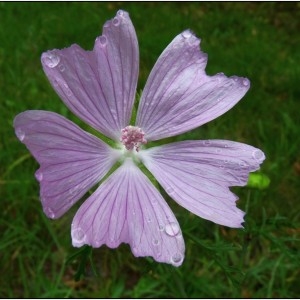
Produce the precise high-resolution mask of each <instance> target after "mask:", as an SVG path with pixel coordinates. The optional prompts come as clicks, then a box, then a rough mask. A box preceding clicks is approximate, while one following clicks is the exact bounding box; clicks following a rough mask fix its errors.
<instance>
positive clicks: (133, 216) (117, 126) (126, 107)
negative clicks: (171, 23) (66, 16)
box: [14, 11, 265, 266]
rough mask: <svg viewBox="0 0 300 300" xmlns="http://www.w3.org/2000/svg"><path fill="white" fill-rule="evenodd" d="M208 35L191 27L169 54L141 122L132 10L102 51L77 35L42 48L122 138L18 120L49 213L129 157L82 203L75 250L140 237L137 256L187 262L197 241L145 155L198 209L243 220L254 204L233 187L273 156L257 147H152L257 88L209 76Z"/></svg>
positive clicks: (236, 223)
mask: <svg viewBox="0 0 300 300" xmlns="http://www.w3.org/2000/svg"><path fill="white" fill-rule="evenodd" d="M199 44H200V40H199V39H198V38H196V37H195V36H194V35H193V34H192V33H191V32H190V31H188V30H187V31H184V32H182V33H181V34H179V35H178V36H176V37H175V39H174V40H173V41H172V42H171V43H170V45H169V46H168V47H167V48H166V49H165V51H164V52H163V53H162V54H161V56H160V57H159V58H158V60H157V62H156V64H155V66H154V68H153V70H152V72H151V74H150V76H149V78H148V81H147V83H146V86H145V89H144V91H143V93H142V96H141V99H140V102H139V107H138V111H137V115H136V121H135V124H134V125H132V126H131V125H129V124H130V119H131V114H132V108H133V103H134V98H135V91H136V86H137V79H138V69H139V53H138V42H137V37H136V33H135V30H134V27H133V25H132V23H131V20H130V18H129V15H128V13H126V12H125V11H118V13H117V15H116V17H114V18H113V19H112V20H110V21H108V22H106V23H105V24H104V27H103V34H102V35H101V36H99V37H98V38H97V39H96V41H95V46H94V49H93V50H92V51H84V50H83V49H82V48H80V47H79V46H78V45H76V44H74V45H72V46H71V47H69V48H65V49H62V50H57V49H54V50H51V51H48V52H45V53H43V54H42V58H41V60H42V64H43V68H44V71H45V73H46V75H47V77H48V79H49V81H50V83H51V84H52V86H53V88H54V89H55V90H56V92H57V93H58V95H59V96H60V97H61V98H62V100H63V101H64V103H65V104H66V105H67V106H68V107H69V109H70V110H71V111H72V112H73V113H74V114H76V115H77V116H78V117H79V118H81V119H82V120H84V121H85V122H86V123H87V124H89V125H90V126H92V127H93V128H94V129H96V130H98V131H100V132H101V133H102V134H104V135H106V136H107V137H109V138H111V139H113V140H114V141H115V142H116V147H115V148H112V147H111V146H109V145H108V144H106V143H105V142H103V141H102V140H100V139H99V138H97V137H95V136H93V135H91V134H90V133H88V132H85V131H83V130H82V129H80V128H79V127H78V126H77V125H75V124H74V123H72V122H70V121H69V120H67V119H66V118H64V117H62V116H60V115H58V114H56V113H53V112H47V111H38V110H32V111H26V112H23V113H21V114H19V115H18V116H16V118H15V120H14V126H15V130H16V135H17V137H18V138H19V139H20V141H21V142H23V143H24V144H25V145H26V146H27V148H28V149H29V150H30V151H31V153H32V155H33V156H34V157H35V158H36V159H37V161H38V162H39V164H40V168H39V169H38V170H37V171H36V173H35V176H36V179H37V180H38V181H39V182H40V187H41V189H40V198H41V202H42V206H43V209H44V212H45V214H46V215H47V216H48V217H49V218H54V219H55V218H59V217H60V216H62V215H63V214H64V213H65V212H66V211H67V210H68V209H69V208H70V207H71V206H72V205H73V204H74V203H76V202H77V201H78V200H79V199H80V198H81V197H83V196H84V195H85V194H86V192H87V191H89V190H90V189H91V188H92V187H93V186H95V185H96V184H97V183H98V182H99V181H100V180H102V179H103V178H104V176H105V175H106V174H107V173H108V172H109V170H110V169H111V168H112V167H113V166H114V165H115V164H116V163H117V162H119V163H121V166H120V167H118V168H117V169H116V170H115V171H114V172H113V173H112V174H111V175H109V176H108V178H107V179H105V180H104V182H103V183H101V185H100V186H99V187H98V188H97V189H96V191H95V192H94V193H93V194H92V195H91V196H90V197H88V199H87V200H86V201H85V202H84V203H83V204H82V205H81V207H80V208H79V210H78V211H77V213H76V215H75V217H74V219H73V223H72V229H71V234H72V241H73V245H74V246H75V247H80V246H82V245H84V244H87V245H91V246H92V247H100V246H101V245H103V244H106V245H107V246H108V247H111V248H116V247H118V246H119V245H120V244H121V243H128V244H129V245H130V247H131V250H132V252H133V254H134V255H135V256H152V257H153V258H154V259H155V260H156V261H158V262H165V263H170V264H173V265H175V266H179V265H181V264H182V262H183V259H184V251H185V245H184V240H183V237H182V233H181V230H180V226H179V224H178V221H177V220H176V217H175V216H174V214H173V213H172V211H171V209H170V208H169V206H168V204H167V203H166V202H165V200H164V199H163V198H162V196H161V195H160V193H159V192H158V190H157V189H156V188H155V187H154V186H153V185H152V183H151V182H150V180H149V179H148V177H147V176H146V175H145V174H144V173H143V172H142V171H141V170H140V168H139V166H138V165H139V164H140V163H143V164H144V165H145V166H146V167H147V169H148V170H149V171H150V172H151V173H152V174H153V175H154V176H155V177H156V179H157V181H158V182H159V183H160V185H161V186H162V187H163V188H164V189H165V191H166V192H167V193H168V194H169V196H170V197H171V198H173V199H174V200H175V201H176V202H177V203H178V204H180V205H181V206H183V207H185V208H186V209H188V210H189V211H191V212H192V213H194V214H196V215H198V216H200V217H202V218H204V219H207V220H210V221H213V222H215V223H217V224H221V225H225V226H229V227H242V225H241V224H242V222H243V216H244V213H243V212H242V211H241V210H240V209H238V208H237V207H236V200H237V199H238V197H237V196H235V195H234V194H233V193H232V192H231V191H230V190H229V187H230V186H242V185H245V184H246V182H247V178H248V174H249V172H252V171H255V170H257V169H258V168H259V165H260V164H261V163H262V161H263V160H264V158H265V156H264V154H263V152H262V151H261V150H259V149H256V148H254V147H252V146H248V145H245V144H242V143H237V142H231V141H226V140H202V141H182V142H176V143H171V144H167V145H163V146H159V147H153V148H148V149H146V146H145V144H146V143H147V142H149V141H155V140H159V139H162V138H166V137H171V136H175V135H178V134H181V133H184V132H186V131H189V130H191V129H193V128H196V127H198V126H200V125H202V124H204V123H207V122H209V121H211V120H213V119H215V118H217V117H218V116H220V115H222V114H223V113H225V112H226V111H228V110H229V109H230V108H231V107H233V106H234V105H235V104H236V103H237V102H238V101H239V100H240V99H241V98H242V97H243V96H244V95H245V93H246V92H247V90H248V89H249V86H250V83H249V80H248V79H246V78H241V77H236V76H232V77H226V76H225V75H224V74H221V73H220V74H217V75H214V76H208V75H206V73H205V66H206V63H207V55H206V54H205V53H203V52H201V51H200V49H199Z"/></svg>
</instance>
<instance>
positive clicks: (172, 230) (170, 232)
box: [165, 222, 180, 236]
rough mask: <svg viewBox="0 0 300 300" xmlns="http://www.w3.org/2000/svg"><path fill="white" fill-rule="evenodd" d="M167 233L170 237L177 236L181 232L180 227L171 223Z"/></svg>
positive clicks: (168, 225)
mask: <svg viewBox="0 0 300 300" xmlns="http://www.w3.org/2000/svg"><path fill="white" fill-rule="evenodd" d="M165 232H166V234H167V235H169V236H176V235H177V234H178V233H179V232H180V227H179V225H178V224H177V223H175V222H171V223H169V224H167V225H166V227H165Z"/></svg>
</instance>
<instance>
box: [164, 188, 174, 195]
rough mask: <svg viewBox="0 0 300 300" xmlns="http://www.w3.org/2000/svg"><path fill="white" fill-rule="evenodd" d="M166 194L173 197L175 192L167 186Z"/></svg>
mask: <svg viewBox="0 0 300 300" xmlns="http://www.w3.org/2000/svg"><path fill="white" fill-rule="evenodd" d="M166 192H167V194H169V195H173V194H174V192H175V191H174V189H173V188H172V187H171V186H167V187H166Z"/></svg>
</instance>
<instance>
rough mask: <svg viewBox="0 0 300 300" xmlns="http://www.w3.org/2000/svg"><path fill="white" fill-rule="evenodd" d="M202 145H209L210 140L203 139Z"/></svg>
mask: <svg viewBox="0 0 300 300" xmlns="http://www.w3.org/2000/svg"><path fill="white" fill-rule="evenodd" d="M203 144H204V146H209V145H210V144H211V141H210V140H205V141H203Z"/></svg>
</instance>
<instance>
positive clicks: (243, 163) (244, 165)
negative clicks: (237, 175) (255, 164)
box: [239, 161, 247, 167]
mask: <svg viewBox="0 0 300 300" xmlns="http://www.w3.org/2000/svg"><path fill="white" fill-rule="evenodd" d="M246 165H247V164H246V163H245V162H243V161H240V162H239V166H240V167H246Z"/></svg>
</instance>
